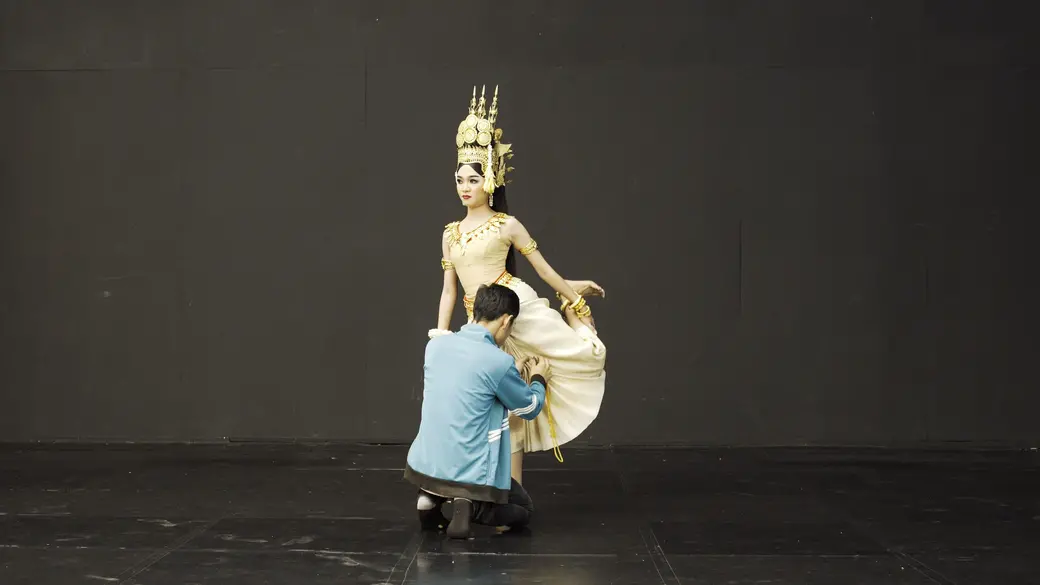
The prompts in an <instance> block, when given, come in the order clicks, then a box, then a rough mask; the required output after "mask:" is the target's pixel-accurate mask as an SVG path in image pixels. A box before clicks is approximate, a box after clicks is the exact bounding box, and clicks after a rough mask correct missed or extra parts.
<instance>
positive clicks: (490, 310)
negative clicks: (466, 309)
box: [473, 284, 520, 323]
mask: <svg viewBox="0 0 1040 585" xmlns="http://www.w3.org/2000/svg"><path fill="white" fill-rule="evenodd" d="M519 314H520V297H518V296H516V293H515V292H513V289H511V288H509V287H508V286H502V285H501V284H484V285H481V286H480V288H479V289H477V296H476V298H475V299H473V320H474V321H475V322H477V323H481V322H483V323H486V322H488V321H494V320H495V319H498V318H499V317H501V316H502V315H512V316H513V318H514V319H516V316H517V315H519Z"/></svg>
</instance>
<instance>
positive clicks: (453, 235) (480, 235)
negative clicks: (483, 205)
mask: <svg viewBox="0 0 1040 585" xmlns="http://www.w3.org/2000/svg"><path fill="white" fill-rule="evenodd" d="M508 220H509V215H508V214H505V213H496V214H495V215H492V216H491V217H490V218H488V220H487V221H485V222H484V223H482V224H480V225H479V226H477V227H475V228H473V229H472V230H470V231H468V232H466V233H462V232H461V231H460V230H459V225H460V224H461V223H462V222H461V221H453V222H451V223H449V224H448V225H446V226H444V235H445V237H446V238H447V239H448V245H449V246H458V247H459V249H461V250H462V253H463V254H465V253H466V248H468V247H469V244H470V243H471V242H472V241H473V240H483V239H486V238H487V237H488V236H489V235H491V234H498V233H500V232H501V231H502V226H503V225H504V224H505V223H506V221H508Z"/></svg>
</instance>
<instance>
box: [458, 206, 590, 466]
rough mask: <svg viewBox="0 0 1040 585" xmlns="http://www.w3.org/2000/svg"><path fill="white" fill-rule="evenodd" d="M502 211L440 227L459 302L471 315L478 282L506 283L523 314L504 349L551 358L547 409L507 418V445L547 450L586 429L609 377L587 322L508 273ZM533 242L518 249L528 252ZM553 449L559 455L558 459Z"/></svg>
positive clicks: (521, 356)
mask: <svg viewBox="0 0 1040 585" xmlns="http://www.w3.org/2000/svg"><path fill="white" fill-rule="evenodd" d="M508 219H509V216H508V215H506V214H504V213H499V214H496V215H494V216H492V217H491V218H490V219H489V220H488V221H486V222H484V224H482V225H480V226H479V227H477V228H475V229H473V230H471V231H468V232H461V231H460V230H459V222H452V223H450V224H448V225H447V226H445V230H444V236H443V237H444V239H445V240H446V242H447V244H448V258H445V259H442V266H443V267H444V268H445V269H446V270H451V269H454V270H455V271H456V274H457V275H458V278H459V281H460V283H461V284H462V288H463V290H464V291H465V293H466V296H465V297H464V298H463V303H464V304H465V306H466V311H467V313H468V314H469V317H470V319H472V317H473V314H472V308H473V296H474V295H475V294H476V292H477V289H478V288H479V287H480V285H482V284H490V283H492V282H494V283H498V284H501V285H504V286H507V287H509V288H511V289H513V290H514V291H516V293H517V296H519V297H520V314H519V315H518V316H517V318H516V320H515V321H514V325H513V330H512V333H511V334H510V337H509V339H508V340H507V341H506V343H505V344H504V346H503V349H504V350H505V351H506V352H508V353H509V354H510V355H512V356H513V357H515V358H517V359H521V358H524V357H527V356H533V355H537V356H542V357H544V358H547V359H548V360H549V365H550V368H551V370H550V376H549V388H548V392H547V397H548V399H547V407H546V408H544V409H543V410H542V413H541V414H540V415H539V416H538V418H536V419H535V420H533V421H524V420H523V419H520V418H518V417H510V438H511V442H512V446H511V447H512V451H513V452H517V451H547V450H550V449H554V448H555V447H558V446H559V445H563V444H565V443H567V442H569V441H571V440H572V439H574V438H575V437H577V436H578V435H579V434H580V433H581V432H583V431H584V430H585V429H586V428H587V427H588V426H589V424H591V423H592V421H593V420H595V418H596V416H597V415H598V414H599V408H600V404H601V403H602V401H603V394H604V388H605V383H606V372H605V371H604V366H605V363H606V347H605V346H604V344H603V342H602V341H601V340H600V339H599V338H598V337H597V336H596V334H594V333H593V332H592V330H590V329H589V328H588V327H586V326H585V325H581V326H580V327H578V328H576V329H572V328H571V326H570V325H569V324H568V323H567V322H566V320H565V319H564V318H563V315H561V314H560V312H559V311H557V310H556V309H554V308H552V307H551V306H550V305H549V301H548V300H546V299H544V298H540V297H538V294H537V293H536V292H535V290H534V289H533V288H531V286H530V285H528V284H527V283H525V282H523V281H522V280H520V279H519V278H516V277H515V276H513V275H511V274H509V273H508V272H506V268H505V263H506V256H507V253H508V251H509V246H510V244H509V242H508V241H507V240H505V239H504V238H503V237H502V234H501V228H502V225H503V224H504V223H505V222H506V221H507V220H508ZM534 247H536V244H532V245H531V246H528V249H527V250H522V251H521V252H527V253H530V251H531V250H533V249H534ZM560 457H561V456H560V454H559V453H557V458H560Z"/></svg>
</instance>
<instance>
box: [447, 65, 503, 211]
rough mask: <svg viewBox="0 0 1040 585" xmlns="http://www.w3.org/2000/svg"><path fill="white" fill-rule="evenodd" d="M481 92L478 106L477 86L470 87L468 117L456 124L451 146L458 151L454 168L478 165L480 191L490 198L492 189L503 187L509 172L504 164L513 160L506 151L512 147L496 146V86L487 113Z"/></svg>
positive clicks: (497, 134)
mask: <svg viewBox="0 0 1040 585" xmlns="http://www.w3.org/2000/svg"><path fill="white" fill-rule="evenodd" d="M485 89H486V86H485V87H482V88H481V89H480V102H477V86H475V85H474V86H473V98H472V99H471V100H470V101H469V115H468V116H466V119H465V120H463V121H462V123H461V124H459V132H458V134H456V135H455V146H456V147H458V149H459V152H458V155H459V156H458V162H457V163H456V166H458V165H463V164H468V163H480V164H481V165H482V166H483V167H484V191H486V192H487V193H488V194H489V195H490V194H492V193H494V192H495V187H501V186H502V185H505V184H506V173H508V172H509V171H511V170H513V168H512V167H507V166H506V160H508V159H510V158H513V153H512V149H511V148H510V147H511V146H512V145H510V144H503V143H502V142H500V140H501V139H502V129H501V128H497V127H496V126H495V120H497V119H498V86H497V85H496V86H495V96H494V97H493V98H492V99H491V109H489V110H487V111H486V112H485V110H484V107H485V105H487V100H485V99H484V90H485Z"/></svg>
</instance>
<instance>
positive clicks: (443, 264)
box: [441, 258, 455, 270]
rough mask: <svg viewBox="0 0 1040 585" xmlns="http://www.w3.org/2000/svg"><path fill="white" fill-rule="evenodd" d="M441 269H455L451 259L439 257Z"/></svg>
mask: <svg viewBox="0 0 1040 585" xmlns="http://www.w3.org/2000/svg"><path fill="white" fill-rule="evenodd" d="M441 270H455V263H453V262H452V261H451V260H445V259H444V258H441Z"/></svg>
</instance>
